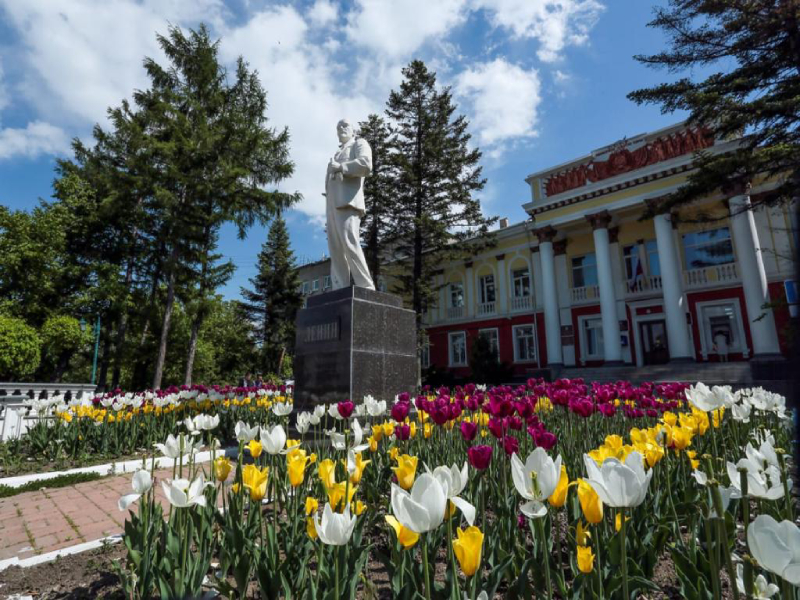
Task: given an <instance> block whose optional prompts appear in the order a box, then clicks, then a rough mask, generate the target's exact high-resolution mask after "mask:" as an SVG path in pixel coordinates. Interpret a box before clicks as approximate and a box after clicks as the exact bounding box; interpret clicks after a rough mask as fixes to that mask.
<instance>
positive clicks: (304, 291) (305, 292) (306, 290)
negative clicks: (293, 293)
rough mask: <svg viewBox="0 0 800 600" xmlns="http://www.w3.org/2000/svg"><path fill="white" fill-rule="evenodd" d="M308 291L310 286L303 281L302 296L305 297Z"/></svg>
mask: <svg viewBox="0 0 800 600" xmlns="http://www.w3.org/2000/svg"><path fill="white" fill-rule="evenodd" d="M310 291H311V285H310V284H309V282H308V281H304V282H303V295H304V296H307V295H308V293H309V292H310Z"/></svg>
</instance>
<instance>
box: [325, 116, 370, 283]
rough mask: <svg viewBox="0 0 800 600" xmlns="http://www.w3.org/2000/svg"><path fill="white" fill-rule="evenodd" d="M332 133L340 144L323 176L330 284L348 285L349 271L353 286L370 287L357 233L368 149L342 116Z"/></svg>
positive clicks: (367, 269) (367, 145)
mask: <svg viewBox="0 0 800 600" xmlns="http://www.w3.org/2000/svg"><path fill="white" fill-rule="evenodd" d="M336 133H337V135H338V136H339V144H340V146H339V150H338V151H337V152H336V154H335V155H334V157H333V158H332V159H331V160H330V162H329V163H328V173H327V175H326V177H325V195H326V203H327V207H326V212H327V219H328V250H329V252H330V256H331V287H332V288H333V289H334V290H337V289H340V288H343V287H348V286H349V285H350V276H351V275H352V276H353V281H354V282H355V284H356V285H357V286H359V287H365V288H369V289H371V290H374V289H375V284H374V283H373V281H372V277H371V276H370V274H369V268H368V267H367V261H366V259H365V258H364V251H363V250H362V249H361V240H360V235H359V233H360V227H361V219H362V218H363V217H364V212H365V208H364V178H365V177H367V176H368V175H369V174H370V173H371V172H372V150H371V149H370V147H369V144H368V143H367V142H366V140H363V139H361V138H357V137H356V136H355V131H354V129H353V126H352V125H351V124H350V123H349V122H348V121H347V120H345V119H342V120H341V121H339V123H338V124H337V125H336Z"/></svg>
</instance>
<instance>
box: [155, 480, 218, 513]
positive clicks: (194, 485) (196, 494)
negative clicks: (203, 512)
mask: <svg viewBox="0 0 800 600" xmlns="http://www.w3.org/2000/svg"><path fill="white" fill-rule="evenodd" d="M209 485H210V484H209ZM205 486H206V483H205V481H204V480H203V474H202V473H201V474H200V475H198V476H197V479H195V480H194V481H191V482H190V481H189V480H188V479H173V480H172V481H170V482H166V481H162V482H161V487H162V488H163V489H164V495H165V496H166V497H167V500H169V503H170V504H172V506H174V507H176V508H189V507H190V506H194V505H195V504H196V505H197V506H205V505H206V497H205V496H204V495H203V489H204V488H205Z"/></svg>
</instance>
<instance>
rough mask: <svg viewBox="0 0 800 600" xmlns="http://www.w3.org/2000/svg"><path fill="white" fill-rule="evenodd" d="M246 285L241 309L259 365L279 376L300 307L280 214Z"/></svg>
mask: <svg viewBox="0 0 800 600" xmlns="http://www.w3.org/2000/svg"><path fill="white" fill-rule="evenodd" d="M250 284H251V285H252V289H246V288H242V298H243V301H242V302H241V308H242V311H243V313H244V314H245V315H246V316H247V318H248V319H249V320H250V321H251V322H252V324H253V326H254V330H255V336H256V339H257V342H258V344H259V345H260V347H261V357H260V361H259V363H260V365H259V366H260V367H261V368H262V369H263V370H264V373H275V374H278V375H280V373H281V372H282V368H283V363H284V361H285V358H286V356H287V354H289V355H290V354H291V353H292V352H293V350H294V333H295V326H294V320H295V317H296V315H297V311H298V309H299V308H300V307H301V306H302V304H303V296H302V294H301V292H300V289H299V287H300V280H299V278H298V275H297V270H296V269H295V262H294V253H293V252H292V250H291V248H290V246H289V232H288V231H287V229H286V222H285V221H284V220H283V217H282V216H280V215H278V216H277V217H275V219H273V221H272V224H271V225H270V228H269V235H268V236H267V241H266V242H264V245H263V247H262V249H261V252H260V253H259V255H258V273H257V274H256V276H255V277H253V278H252V279H250Z"/></svg>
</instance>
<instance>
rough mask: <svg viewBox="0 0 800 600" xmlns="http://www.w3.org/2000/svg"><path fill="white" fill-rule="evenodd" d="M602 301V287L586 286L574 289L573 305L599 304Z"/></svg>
mask: <svg viewBox="0 0 800 600" xmlns="http://www.w3.org/2000/svg"><path fill="white" fill-rule="evenodd" d="M598 300H600V286H597V285H586V286H583V287H574V288H572V303H573V304H581V303H584V302H597V301H598Z"/></svg>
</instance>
